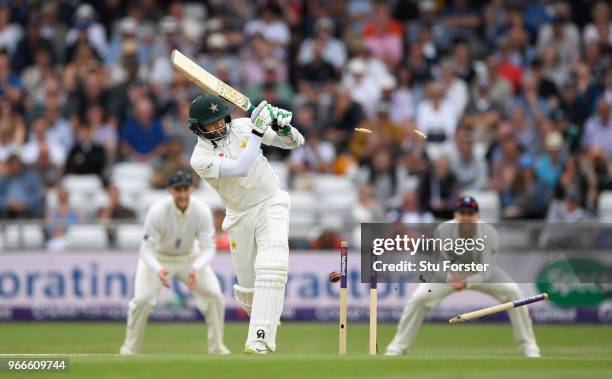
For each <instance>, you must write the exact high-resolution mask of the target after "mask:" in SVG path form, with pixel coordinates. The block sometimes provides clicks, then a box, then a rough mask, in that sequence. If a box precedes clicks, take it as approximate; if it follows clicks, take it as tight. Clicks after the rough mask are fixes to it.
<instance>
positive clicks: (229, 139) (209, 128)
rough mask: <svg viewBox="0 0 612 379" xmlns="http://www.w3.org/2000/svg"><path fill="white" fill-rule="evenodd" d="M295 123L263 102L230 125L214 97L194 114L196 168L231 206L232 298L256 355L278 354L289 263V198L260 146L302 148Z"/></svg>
mask: <svg viewBox="0 0 612 379" xmlns="http://www.w3.org/2000/svg"><path fill="white" fill-rule="evenodd" d="M273 121H276V122H274V123H273ZM290 121H291V112H288V111H284V110H282V109H278V108H276V107H273V106H271V105H270V104H267V103H266V102H265V101H262V102H261V103H260V104H259V105H258V106H257V108H255V110H254V111H253V112H252V114H251V118H250V119H249V118H238V119H235V120H232V119H231V117H230V113H229V109H228V107H227V106H226V105H225V104H224V103H223V101H222V100H221V99H220V98H218V97H216V96H213V95H208V94H205V95H201V96H198V97H197V98H196V99H195V100H194V101H193V102H192V103H191V106H190V108H189V123H190V129H191V130H192V131H193V132H194V133H195V134H196V135H197V136H198V143H197V145H196V147H195V149H194V151H193V155H192V157H191V166H192V167H193V169H194V170H195V172H197V173H198V175H200V176H201V177H202V179H204V180H206V181H207V182H208V184H210V185H211V187H212V188H214V189H215V190H216V191H217V193H218V194H219V196H220V197H221V199H222V200H223V202H224V203H225V206H226V208H227V209H226V216H225V220H224V221H223V230H225V231H227V232H228V233H229V236H230V239H231V255H232V262H233V264H234V269H235V271H236V276H237V277H238V285H235V286H234V295H235V297H236V300H237V301H238V303H239V304H240V305H241V306H242V307H243V308H244V309H245V310H246V311H247V312H249V314H250V315H251V320H250V324H249V332H248V336H247V339H246V343H245V352H246V353H250V354H265V353H268V352H272V351H275V349H276V329H277V327H278V325H279V320H280V316H281V311H282V309H283V298H284V293H285V283H286V282H287V272H288V261H289V246H288V226H289V206H290V199H289V195H288V194H287V193H286V192H284V191H282V190H281V189H280V188H279V185H278V179H277V178H276V176H275V175H274V172H273V171H272V167H270V164H269V163H268V161H267V160H266V158H265V157H264V156H263V154H262V152H261V149H260V147H261V144H262V143H263V144H266V145H272V146H276V147H280V148H284V149H293V148H296V147H298V146H300V145H302V144H303V143H304V137H302V135H301V134H300V132H298V131H297V130H296V129H295V128H293V127H291V126H290V125H289V124H290ZM271 125H272V127H270V126H271Z"/></svg>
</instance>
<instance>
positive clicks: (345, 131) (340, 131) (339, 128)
mask: <svg viewBox="0 0 612 379" xmlns="http://www.w3.org/2000/svg"><path fill="white" fill-rule="evenodd" d="M363 117H364V114H363V108H362V107H361V105H360V104H359V103H358V102H356V101H354V100H353V99H352V98H351V94H350V92H349V89H348V88H345V87H340V88H338V90H337V91H336V96H335V97H334V99H333V100H332V105H331V111H330V116H329V129H328V130H327V134H326V136H325V137H326V138H327V139H329V140H330V141H331V142H333V143H334V144H336V146H342V145H344V144H345V142H346V140H347V138H348V137H349V135H350V133H352V132H353V130H354V129H355V128H356V127H357V126H358V125H359V123H360V122H361V120H362V119H363Z"/></svg>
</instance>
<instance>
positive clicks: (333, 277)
mask: <svg viewBox="0 0 612 379" xmlns="http://www.w3.org/2000/svg"><path fill="white" fill-rule="evenodd" d="M339 280H340V273H339V272H338V271H332V272H330V273H329V281H330V282H332V283H336V282H338V281H339Z"/></svg>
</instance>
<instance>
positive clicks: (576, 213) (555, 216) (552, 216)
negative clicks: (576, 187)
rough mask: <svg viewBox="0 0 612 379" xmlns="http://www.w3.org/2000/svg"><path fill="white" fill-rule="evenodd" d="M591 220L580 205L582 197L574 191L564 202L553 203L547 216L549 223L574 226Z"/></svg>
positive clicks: (568, 193) (564, 198)
mask: <svg viewBox="0 0 612 379" xmlns="http://www.w3.org/2000/svg"><path fill="white" fill-rule="evenodd" d="M589 219H590V217H589V215H588V213H587V212H586V211H585V210H584V208H582V206H581V205H580V195H579V194H578V193H577V192H574V191H568V192H567V193H566V194H565V196H564V197H563V200H562V201H557V202H553V204H552V205H551V207H550V208H549V210H548V214H547V215H546V222H549V223H555V222H556V223H559V222H563V223H571V224H573V223H577V222H581V221H588V220H589ZM565 237H567V235H566V236H565ZM572 238H574V237H572Z"/></svg>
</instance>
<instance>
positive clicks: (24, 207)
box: [0, 155, 44, 219]
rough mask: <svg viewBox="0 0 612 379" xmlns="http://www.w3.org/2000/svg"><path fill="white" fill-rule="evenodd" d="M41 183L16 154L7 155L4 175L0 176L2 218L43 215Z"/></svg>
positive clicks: (0, 210)
mask: <svg viewBox="0 0 612 379" xmlns="http://www.w3.org/2000/svg"><path fill="white" fill-rule="evenodd" d="M43 195H44V192H43V184H42V182H41V180H40V177H39V176H38V174H37V173H36V172H35V171H33V170H30V169H28V168H26V167H25V166H24V165H23V163H22V162H21V160H20V159H19V157H18V156H17V155H11V156H9V158H8V160H7V164H6V175H5V176H4V177H2V176H0V214H1V215H2V217H3V218H11V219H14V218H36V217H41V216H42V215H43V205H44V198H43Z"/></svg>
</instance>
